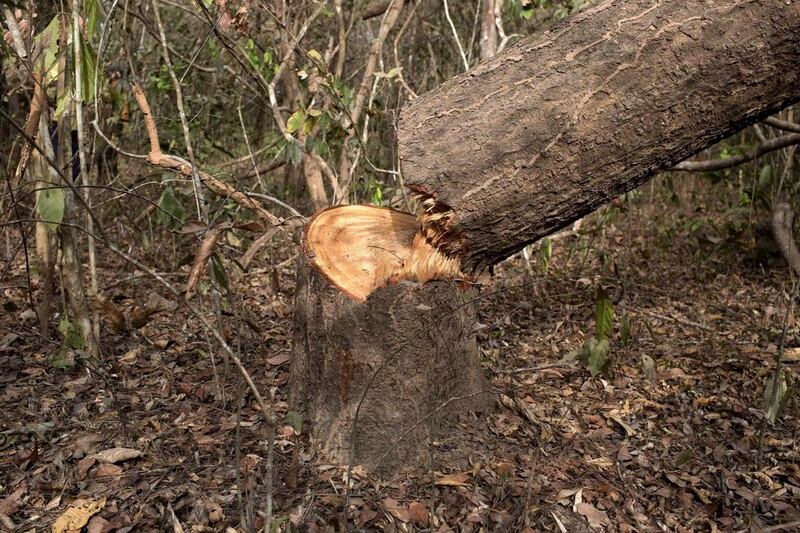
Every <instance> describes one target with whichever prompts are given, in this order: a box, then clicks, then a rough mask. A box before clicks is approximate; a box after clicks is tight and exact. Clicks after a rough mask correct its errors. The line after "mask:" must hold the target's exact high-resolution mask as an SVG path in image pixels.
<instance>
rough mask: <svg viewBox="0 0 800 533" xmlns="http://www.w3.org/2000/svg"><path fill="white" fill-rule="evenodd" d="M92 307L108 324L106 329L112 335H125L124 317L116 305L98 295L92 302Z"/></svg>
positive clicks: (126, 325) (125, 324)
mask: <svg viewBox="0 0 800 533" xmlns="http://www.w3.org/2000/svg"><path fill="white" fill-rule="evenodd" d="M92 307H94V309H95V310H96V311H97V312H98V313H99V314H100V315H102V317H103V320H104V321H105V322H106V324H108V328H109V329H110V330H111V331H112V332H113V333H125V332H126V331H128V324H127V322H126V321H125V315H123V314H122V311H120V309H119V307H118V306H117V304H115V303H114V301H113V300H111V299H110V298H106V297H105V296H101V295H98V296H97V298H96V299H95V300H94V301H93V302H92Z"/></svg>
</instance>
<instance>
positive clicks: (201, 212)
mask: <svg viewBox="0 0 800 533" xmlns="http://www.w3.org/2000/svg"><path fill="white" fill-rule="evenodd" d="M152 4H153V14H154V15H155V19H156V26H157V27H158V36H159V39H160V42H161V56H162V57H163V58H164V64H166V66H167V71H168V72H169V77H170V79H171V80H172V86H173V88H174V89H175V103H176V105H177V108H178V117H180V120H181V127H182V129H183V141H184V143H185V144H186V153H187V154H188V155H189V161H190V162H191V164H192V168H191V172H192V185H193V186H194V196H195V207H196V208H197V217H198V218H199V219H200V220H202V221H206V219H207V218H208V213H207V208H206V202H205V198H204V197H203V188H202V187H201V186H200V175H199V174H198V172H197V160H196V159H195V158H194V149H193V148H192V137H191V135H190V134H189V123H188V122H187V121H186V112H185V111H184V109H183V91H182V90H181V82H180V81H178V77H177V76H176V75H175V69H174V68H173V67H172V60H171V59H170V57H169V47H168V46H167V35H166V33H165V32H164V24H163V23H162V22H161V13H160V11H159V9H158V0H153V1H152Z"/></svg>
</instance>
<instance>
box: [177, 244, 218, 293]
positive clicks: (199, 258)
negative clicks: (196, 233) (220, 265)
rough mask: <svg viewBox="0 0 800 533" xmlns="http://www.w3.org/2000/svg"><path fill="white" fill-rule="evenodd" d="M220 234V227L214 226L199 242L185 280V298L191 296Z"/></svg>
mask: <svg viewBox="0 0 800 533" xmlns="http://www.w3.org/2000/svg"><path fill="white" fill-rule="evenodd" d="M220 235H222V230H221V229H220V228H214V229H212V230H211V231H209V232H208V233H206V236H205V238H204V239H203V242H202V243H200V246H198V248H197V251H196V252H195V254H194V262H193V263H192V270H190V271H189V279H188V280H187V281H186V299H187V300H188V299H190V298H191V297H192V294H193V293H194V290H195V288H196V287H197V284H198V283H199V282H200V278H201V277H202V275H203V272H204V271H205V269H206V265H207V264H208V258H209V257H211V254H213V253H214V247H215V246H216V245H217V241H218V240H219V237H220Z"/></svg>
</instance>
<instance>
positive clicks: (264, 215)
mask: <svg viewBox="0 0 800 533" xmlns="http://www.w3.org/2000/svg"><path fill="white" fill-rule="evenodd" d="M131 90H132V91H133V97H134V98H135V99H136V102H137V103H138V104H139V108H140V109H141V110H142V114H143V115H144V124H145V129H146V130H147V136H148V138H149V139H150V153H149V154H148V155H147V160H148V162H150V164H152V165H155V166H157V167H161V168H164V169H167V170H171V171H172V172H176V173H178V174H181V175H183V176H186V177H192V176H193V174H194V172H195V169H194V168H193V166H192V164H191V163H189V162H188V161H186V160H185V159H183V158H180V157H178V156H175V155H170V154H164V153H162V152H161V146H160V144H159V142H158V129H157V128H156V123H155V120H154V119H153V114H152V113H151V112H150V105H149V104H148V103H147V97H145V95H144V91H142V89H141V87H139V85H138V84H135V83H134V84H132V85H131ZM196 172H197V175H198V176H199V177H200V181H201V182H202V183H203V184H204V185H206V186H207V187H208V188H209V189H211V190H212V191H214V192H215V193H216V194H218V195H220V196H222V197H225V198H230V199H231V200H233V201H234V202H236V203H237V204H239V205H240V206H242V207H244V208H245V209H248V210H250V211H252V212H253V213H254V214H255V215H256V216H257V217H258V218H260V219H261V220H262V221H264V222H266V223H268V224H269V225H272V226H280V225H282V224H284V222H285V221H283V220H281V219H279V218H278V217H276V216H275V215H273V214H272V213H270V212H269V211H267V210H266V209H265V208H264V206H263V205H261V204H260V203H259V202H257V201H256V200H253V199H252V198H250V197H249V196H248V195H247V194H245V193H243V192H240V191H237V190H236V189H234V188H233V187H231V186H230V185H228V184H227V183H223V182H221V181H219V180H218V179H216V178H214V177H213V176H211V175H210V174H208V173H206V172H202V171H200V170H196Z"/></svg>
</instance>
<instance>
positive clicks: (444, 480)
mask: <svg viewBox="0 0 800 533" xmlns="http://www.w3.org/2000/svg"><path fill="white" fill-rule="evenodd" d="M470 474H471V472H460V473H458V474H450V475H448V476H439V477H437V478H436V484H437V485H441V486H445V487H463V486H465V485H466V484H467V481H468V480H469V476H470Z"/></svg>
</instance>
